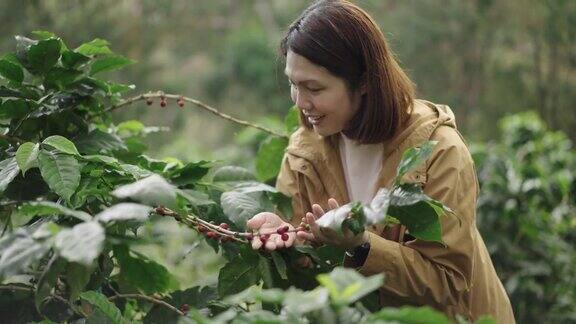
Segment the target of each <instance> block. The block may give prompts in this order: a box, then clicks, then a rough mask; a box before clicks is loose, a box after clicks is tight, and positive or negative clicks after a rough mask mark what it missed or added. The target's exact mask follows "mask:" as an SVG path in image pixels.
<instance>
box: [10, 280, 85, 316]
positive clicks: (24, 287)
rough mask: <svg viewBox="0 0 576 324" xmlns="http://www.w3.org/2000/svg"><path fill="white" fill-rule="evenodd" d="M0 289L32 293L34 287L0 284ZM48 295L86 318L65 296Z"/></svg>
mask: <svg viewBox="0 0 576 324" xmlns="http://www.w3.org/2000/svg"><path fill="white" fill-rule="evenodd" d="M0 290H12V291H15V290H19V291H26V292H29V293H34V287H30V286H14V285H2V286H0ZM49 297H51V298H54V299H57V300H59V301H61V302H63V303H64V304H66V306H68V307H70V309H71V310H73V311H74V312H76V313H78V314H79V315H80V316H82V317H85V318H88V315H87V314H86V313H84V312H83V311H82V310H81V309H78V308H77V307H74V305H72V304H71V303H70V302H69V301H68V300H66V298H64V297H62V296H59V295H56V294H50V295H49Z"/></svg>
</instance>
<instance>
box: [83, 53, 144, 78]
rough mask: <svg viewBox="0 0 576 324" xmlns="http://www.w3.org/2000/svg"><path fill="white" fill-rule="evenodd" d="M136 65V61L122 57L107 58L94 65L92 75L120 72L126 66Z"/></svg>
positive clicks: (91, 70)
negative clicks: (113, 71)
mask: <svg viewBox="0 0 576 324" xmlns="http://www.w3.org/2000/svg"><path fill="white" fill-rule="evenodd" d="M134 63H136V61H134V60H131V59H129V58H127V57H124V56H121V55H115V56H107V57H104V58H101V59H99V60H97V61H95V62H94V63H92V67H91V69H90V75H95V74H96V73H100V72H104V71H111V70H118V69H121V68H123V67H125V66H126V65H130V64H134Z"/></svg>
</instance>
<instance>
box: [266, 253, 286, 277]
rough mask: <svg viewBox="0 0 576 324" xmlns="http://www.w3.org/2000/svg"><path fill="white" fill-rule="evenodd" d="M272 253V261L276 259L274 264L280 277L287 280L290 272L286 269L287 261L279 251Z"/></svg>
mask: <svg viewBox="0 0 576 324" xmlns="http://www.w3.org/2000/svg"><path fill="white" fill-rule="evenodd" d="M270 254H271V255H272V261H274V266H275V267H276V271H278V274H279V275H280V278H282V279H284V280H287V279H288V274H287V270H286V261H284V258H283V257H282V255H281V254H280V253H278V252H274V251H273V252H271V253H270Z"/></svg>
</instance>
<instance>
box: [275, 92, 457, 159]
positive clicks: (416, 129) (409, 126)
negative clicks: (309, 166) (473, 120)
mask: <svg viewBox="0 0 576 324" xmlns="http://www.w3.org/2000/svg"><path fill="white" fill-rule="evenodd" d="M440 126H449V127H452V128H455V129H456V119H455V117H454V113H453V112H452V110H451V109H450V107H448V106H446V105H438V104H434V103H432V102H429V101H425V100H415V101H414V105H413V106H412V113H411V114H410V117H409V119H408V121H407V122H406V123H405V124H404V125H403V127H401V128H400V129H399V130H398V132H397V133H396V135H395V136H394V137H393V138H391V139H389V140H387V141H385V142H383V145H384V156H385V157H386V156H388V155H390V154H392V153H393V152H394V151H396V150H400V151H405V150H406V149H408V148H410V147H414V146H417V145H419V144H420V143H422V142H424V141H426V140H428V139H429V138H430V136H431V135H432V133H433V132H434V131H435V130H436V129H437V128H438V127H440ZM339 139H340V136H330V137H324V136H321V135H318V134H316V133H315V132H314V131H313V130H309V129H306V128H305V127H300V128H299V129H298V130H297V131H296V132H294V134H292V136H291V137H290V143H289V144H288V148H287V149H286V151H287V153H289V154H292V155H295V156H298V157H301V158H304V159H306V160H309V161H311V162H316V163H318V162H320V163H321V162H327V161H329V160H330V159H332V158H335V156H338V155H334V148H338V141H339Z"/></svg>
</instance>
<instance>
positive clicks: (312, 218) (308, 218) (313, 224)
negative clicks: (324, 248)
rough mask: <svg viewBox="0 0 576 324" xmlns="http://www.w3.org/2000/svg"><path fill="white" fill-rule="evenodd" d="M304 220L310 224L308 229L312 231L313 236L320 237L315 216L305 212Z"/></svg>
mask: <svg viewBox="0 0 576 324" xmlns="http://www.w3.org/2000/svg"><path fill="white" fill-rule="evenodd" d="M306 222H307V223H308V225H310V231H311V232H312V234H313V235H314V237H315V238H317V239H320V238H321V234H320V227H319V226H318V224H316V218H315V216H314V214H312V213H310V212H308V213H306Z"/></svg>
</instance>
